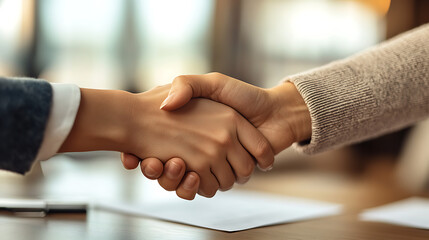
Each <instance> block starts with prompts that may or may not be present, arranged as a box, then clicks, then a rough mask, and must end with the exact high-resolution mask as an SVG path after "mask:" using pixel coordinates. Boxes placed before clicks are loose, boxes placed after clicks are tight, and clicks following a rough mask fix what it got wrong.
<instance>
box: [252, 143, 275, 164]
mask: <svg viewBox="0 0 429 240" xmlns="http://www.w3.org/2000/svg"><path fill="white" fill-rule="evenodd" d="M254 154H255V155H254V157H255V158H259V159H260V158H264V157H267V156H270V158H271V155H273V153H272V150H271V146H270V144H269V143H268V142H267V140H265V139H263V138H260V139H259V140H258V143H257V146H256V148H255V151H254Z"/></svg>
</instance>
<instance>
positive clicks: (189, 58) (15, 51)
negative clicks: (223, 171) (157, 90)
mask: <svg viewBox="0 0 429 240" xmlns="http://www.w3.org/2000/svg"><path fill="white" fill-rule="evenodd" d="M426 22H429V1H425V0H391V1H390V0H260V1H251V0H234V1H230V0H180V1H177V0H0V75H1V76H28V77H35V78H43V79H46V80H48V81H51V82H69V83H76V84H77V85H79V86H80V87H90V88H101V89H123V90H128V91H132V92H141V91H145V90H148V89H150V88H152V87H154V86H156V85H161V84H165V83H169V82H171V81H172V80H173V78H174V77H175V76H177V75H181V74H203V73H207V72H212V71H217V72H221V73H224V74H227V75H230V76H233V77H235V78H238V79H241V80H243V81H246V82H249V83H252V84H254V85H258V86H261V87H273V86H275V85H276V84H278V83H279V82H280V80H281V79H283V78H284V77H286V76H288V75H290V74H294V73H298V72H300V71H304V70H307V69H310V68H313V67H316V66H320V65H322V64H325V63H328V62H330V61H333V60H336V59H340V58H344V57H347V56H350V55H351V54H354V53H356V52H359V51H361V50H363V49H365V48H368V47H370V46H373V45H375V44H377V43H379V42H381V41H383V40H385V39H388V38H391V37H393V36H395V35H397V34H399V33H401V32H404V31H407V30H409V29H412V28H414V27H417V26H419V25H421V24H423V23H426ZM426 125H428V124H426ZM422 129H423V130H422ZM428 129H429V127H427V126H426V127H425V126H423V127H420V128H419V131H418V132H422V131H423V132H424V131H427V132H428V133H429V131H428ZM415 132H416V131H413V129H406V130H403V131H401V132H398V133H395V134H391V135H388V136H384V137H382V138H380V139H375V140H371V141H368V142H365V143H361V144H357V145H355V146H351V147H347V148H343V149H340V150H335V151H330V152H327V153H324V154H321V155H317V156H311V157H310V156H299V155H296V154H294V153H293V152H291V151H286V152H284V153H283V154H281V155H280V156H279V157H278V161H277V163H276V167H275V169H274V173H273V175H270V176H277V175H276V174H275V173H277V174H278V175H285V174H284V173H285V172H286V173H288V174H289V176H295V175H293V173H304V175H300V176H305V177H302V178H301V177H299V176H297V178H298V179H301V180H303V181H304V183H303V184H304V186H307V185H306V184H308V186H311V187H310V188H308V189H309V191H308V192H307V193H308V195H312V194H313V195H314V194H318V193H320V192H317V191H314V190H315V188H317V187H315V186H316V185H317V184H316V182H318V183H320V182H321V181H320V179H319V178H318V177H317V176H319V175H317V174H322V175H323V176H328V177H327V178H324V179H328V180H327V181H328V182H329V183H332V182H335V183H336V184H337V183H338V182H341V181H346V180H344V179H345V178H343V177H340V178H336V177H332V176H338V175H340V176H344V175H347V177H351V178H357V179H362V178H363V177H366V176H371V178H374V179H376V180H377V181H379V182H383V183H386V185H387V186H392V185H391V184H392V182H396V181H397V180H398V179H399V180H400V182H401V184H402V186H406V188H407V189H413V190H418V191H420V190H422V189H425V186H426V187H427V184H428V180H427V179H428V178H427V174H428V172H429V166H428V164H426V163H427V162H429V156H428V154H426V155H425V153H422V149H423V150H424V146H420V147H419V148H416V144H412V145H406V140H407V139H410V138H412V139H414V141H415V142H418V143H420V142H422V141H420V139H421V138H422V137H424V136H425V134H420V135H419V134H416V133H415ZM421 135H423V136H421ZM427 135H429V134H427ZM415 139H418V140H415ZM426 143H427V141H426ZM417 145H419V144H417ZM420 145H421V144H420ZM103 154H104V153H103ZM64 156H65V158H64V159H65V160H64V159H63V161H64V165H61V164H59V163H60V162H61V161H57V162H55V161H47V162H44V163H43V165H44V168H45V169H56V170H55V171H63V172H66V169H73V167H72V166H73V164H72V165H70V163H69V161H72V162H73V161H74V160H76V159H77V160H79V159H80V160H82V159H86V158H87V157H85V156H86V155H82V154H75V155H73V154H71V155H64ZM88 156H90V157H91V156H93V155H88ZM102 156H103V155H102ZM114 156H115V158H116V159H118V156H117V155H114ZM70 159H72V160H70ZM73 159H74V160H73ZM422 159H423V160H422ZM117 163H118V164H116V163H115V164H116V165H114V166H115V167H118V168H119V167H120V164H119V162H117ZM58 166H63V167H64V168H61V167H58ZM88 166H93V169H94V171H96V169H97V168H98V167H96V165H93V164H90V165H88ZM35 169H36V170H35V171H39V172H40V171H41V170H40V169H38V168H35ZM45 171H49V170H45ZM410 171H412V174H410ZM51 173H52V171H51ZM307 173H308V174H307ZM8 176H9V175H8ZM55 176H58V177H59V176H61V174H59V175H55ZM62 176H68V175H62ZM136 176H137V175H136ZM310 176H311V177H310ZM314 176H316V177H314ZM398 176H399V177H398ZM30 178H31V176H30ZM51 178H52V175H51ZM67 179H68V178H66V180H64V181H70V182H72V180H70V179H68V180H67ZM118 179H119V178H118ZM267 179H268V178H267ZM270 179H271V178H270ZM304 179H305V180H304ZM347 179H349V178H347ZM86 181H90V180H88V179H86ZM118 181H120V180H118ZM2 182H3V183H7V182H8V181H2ZM54 182H61V181H58V179H57V180H55V181H54ZM322 182H323V181H322ZM107 183H109V184H112V186H113V185H115V184H118V183H115V182H114V181H113V180H111V179H110V180H109V181H108V182H107ZM265 183H266V182H264V181H261V182H259V185H258V184H257V183H255V186H259V188H260V189H263V188H264V186H265V185H264V184H265ZM295 183H296V182H295ZM94 184H95V185H97V184H100V183H97V181H96V182H95V183H94ZM313 184H316V185H313ZM336 184H334V186H338V185H336ZM48 185H49V184H48ZM125 185H126V184H125ZM328 185H329V184H328ZM120 186H122V185H120ZM298 186H300V185H298ZM329 186H330V187H327V188H317V189H319V191H324V190H326V189H336V188H335V187H332V185H329ZM128 187H130V186H128ZM349 187H350V185H345V186H342V189H344V190H345V189H348V188H349ZM256 188H258V187H256ZM2 189H5V188H2ZM59 189H60V188H59ZM293 189H295V186H291V188H289V190H290V191H293ZM296 189H298V188H296ZM296 189H295V190H296ZM300 189H301V191H302V189H305V188H300ZM69 190H70V189H69ZM75 190H76V191H77V190H78V188H76V189H75ZM289 190H288V191H289ZM363 191H364V190H363ZM328 192H329V191H328ZM332 192H334V191H332ZM303 195H306V194H303Z"/></svg>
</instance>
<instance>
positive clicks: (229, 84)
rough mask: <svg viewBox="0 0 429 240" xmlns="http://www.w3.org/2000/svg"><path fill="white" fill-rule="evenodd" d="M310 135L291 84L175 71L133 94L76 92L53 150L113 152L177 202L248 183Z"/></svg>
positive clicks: (307, 120) (303, 107)
mask: <svg viewBox="0 0 429 240" xmlns="http://www.w3.org/2000/svg"><path fill="white" fill-rule="evenodd" d="M310 137H311V120H310V114H309V111H308V108H307V106H306V104H305V103H304V100H303V98H302V97H301V95H300V94H299V92H298V91H297V89H296V88H295V86H294V84H292V83H290V82H285V83H283V84H281V85H279V86H277V87H274V88H272V89H262V88H259V87H255V86H252V85H250V84H247V83H244V82H242V81H239V80H236V79H233V78H231V77H228V76H225V75H223V74H220V73H209V74H205V75H187V76H179V77H177V78H175V79H174V81H173V83H172V84H169V85H165V86H161V87H156V88H154V89H152V90H150V91H147V92H143V93H139V94H132V93H128V92H124V91H117V90H93V89H81V104H80V107H79V111H78V114H77V116H76V120H75V123H74V125H73V128H72V130H71V132H70V134H69V136H68V137H67V139H66V140H65V142H64V143H63V144H62V146H61V148H60V152H71V151H94V150H113V151H119V152H122V153H123V154H122V155H121V157H122V163H123V165H124V167H125V168H126V169H135V168H137V167H138V166H139V164H140V167H141V170H142V173H143V174H144V175H145V176H146V177H147V178H149V179H158V182H159V184H160V185H161V186H162V187H163V188H165V189H166V190H169V191H174V190H175V191H176V193H177V195H178V196H179V197H181V198H184V199H189V200H191V199H193V198H194V197H195V194H196V193H198V194H200V195H202V196H205V197H212V196H214V195H215V193H216V192H217V190H221V191H226V190H228V189H230V188H231V187H232V186H233V185H234V183H235V182H237V183H240V184H243V183H245V182H247V181H248V180H249V178H250V176H251V174H252V172H253V170H254V168H255V166H256V165H257V166H258V167H259V168H260V169H262V170H270V169H271V168H272V166H273V163H274V155H275V154H277V153H279V152H280V151H282V150H283V149H285V148H287V147H289V146H290V145H291V144H292V143H294V142H300V141H304V140H308V139H310Z"/></svg>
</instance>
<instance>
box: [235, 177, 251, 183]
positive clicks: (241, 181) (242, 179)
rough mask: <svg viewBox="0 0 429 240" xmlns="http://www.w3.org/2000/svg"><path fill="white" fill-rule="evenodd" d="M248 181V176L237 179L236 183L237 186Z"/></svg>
mask: <svg viewBox="0 0 429 240" xmlns="http://www.w3.org/2000/svg"><path fill="white" fill-rule="evenodd" d="M249 179H250V176H248V177H239V178H237V183H238V184H244V183H246V182H247V181H249Z"/></svg>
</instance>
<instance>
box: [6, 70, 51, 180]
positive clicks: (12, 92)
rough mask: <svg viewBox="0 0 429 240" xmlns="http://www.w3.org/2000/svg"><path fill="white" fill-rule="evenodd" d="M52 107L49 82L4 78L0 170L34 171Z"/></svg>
mask: <svg viewBox="0 0 429 240" xmlns="http://www.w3.org/2000/svg"><path fill="white" fill-rule="evenodd" d="M51 103H52V88H51V86H50V85H49V83H47V82H43V81H37V80H30V79H11V78H9V79H8V78H0V116H1V118H0V142H1V144H0V155H1V156H2V157H1V161H0V168H1V169H4V170H9V171H13V172H17V173H20V174H24V173H25V172H27V171H28V170H30V168H31V165H32V164H33V161H34V159H35V158H36V155H37V153H38V149H39V147H40V145H41V142H42V139H43V133H44V130H45V126H46V122H47V119H48V117H49V111H50V107H51Z"/></svg>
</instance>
